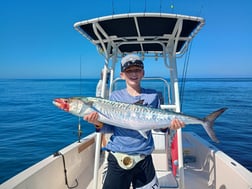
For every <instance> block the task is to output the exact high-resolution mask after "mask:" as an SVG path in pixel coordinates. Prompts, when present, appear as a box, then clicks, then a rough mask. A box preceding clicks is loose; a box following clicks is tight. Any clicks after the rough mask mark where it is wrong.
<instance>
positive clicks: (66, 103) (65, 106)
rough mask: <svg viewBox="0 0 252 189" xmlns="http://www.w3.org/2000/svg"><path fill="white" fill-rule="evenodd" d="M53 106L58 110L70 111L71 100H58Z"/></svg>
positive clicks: (55, 100)
mask: <svg viewBox="0 0 252 189" xmlns="http://www.w3.org/2000/svg"><path fill="white" fill-rule="evenodd" d="M53 104H54V105H55V106H57V107H58V108H60V109H62V110H65V111H67V112H68V111H69V100H68V99H65V98H56V99H54V100H53Z"/></svg>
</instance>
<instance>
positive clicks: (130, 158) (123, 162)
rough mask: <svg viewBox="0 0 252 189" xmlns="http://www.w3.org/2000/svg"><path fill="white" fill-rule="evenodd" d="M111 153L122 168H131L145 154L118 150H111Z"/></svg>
mask: <svg viewBox="0 0 252 189" xmlns="http://www.w3.org/2000/svg"><path fill="white" fill-rule="evenodd" d="M112 154H113V155H114V156H115V158H116V160H117V162H118V164H119V165H120V167H121V168H123V169H132V168H133V167H134V166H135V165H136V164H137V163H138V162H139V161H141V160H143V159H144V158H145V155H128V154H124V153H118V152H112Z"/></svg>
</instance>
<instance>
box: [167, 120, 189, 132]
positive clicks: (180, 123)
mask: <svg viewBox="0 0 252 189" xmlns="http://www.w3.org/2000/svg"><path fill="white" fill-rule="evenodd" d="M184 126H185V123H184V122H183V121H180V120H178V119H173V120H172V121H171V125H170V129H173V130H176V129H180V128H182V127H184Z"/></svg>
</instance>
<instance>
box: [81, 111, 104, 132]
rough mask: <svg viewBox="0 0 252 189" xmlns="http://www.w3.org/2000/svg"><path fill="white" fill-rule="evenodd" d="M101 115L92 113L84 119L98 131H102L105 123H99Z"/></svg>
mask: <svg viewBox="0 0 252 189" xmlns="http://www.w3.org/2000/svg"><path fill="white" fill-rule="evenodd" d="M98 118H99V114H98V113H97V112H91V113H90V114H88V115H85V116H84V117H83V119H84V120H86V121H87V122H88V123H92V124H94V125H95V127H96V128H97V129H101V128H102V127H103V123H102V122H100V121H98Z"/></svg>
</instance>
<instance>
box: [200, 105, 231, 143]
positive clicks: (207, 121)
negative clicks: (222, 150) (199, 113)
mask: <svg viewBox="0 0 252 189" xmlns="http://www.w3.org/2000/svg"><path fill="white" fill-rule="evenodd" d="M225 110H227V108H221V109H219V110H217V111H214V112H212V113H211V114H209V115H208V116H207V117H205V118H204V119H203V127H204V129H205V130H206V132H207V134H208V135H209V137H210V138H211V139H212V140H213V141H214V142H216V143H219V140H218V139H217V137H216V135H215V132H214V130H213V125H214V121H215V120H216V119H217V118H218V117H219V116H220V115H221V114H222V113H223V112H224V111H225Z"/></svg>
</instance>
